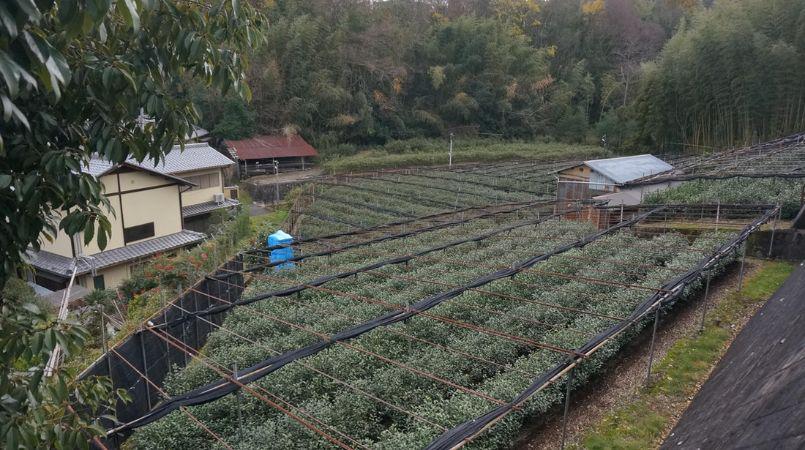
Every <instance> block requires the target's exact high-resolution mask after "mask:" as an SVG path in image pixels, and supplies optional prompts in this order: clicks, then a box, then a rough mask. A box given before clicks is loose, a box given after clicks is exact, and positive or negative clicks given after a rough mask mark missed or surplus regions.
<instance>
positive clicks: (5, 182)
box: [0, 173, 12, 189]
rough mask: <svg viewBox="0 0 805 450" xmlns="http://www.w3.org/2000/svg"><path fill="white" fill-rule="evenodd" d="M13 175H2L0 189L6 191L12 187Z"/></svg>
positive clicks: (0, 175)
mask: <svg viewBox="0 0 805 450" xmlns="http://www.w3.org/2000/svg"><path fill="white" fill-rule="evenodd" d="M11 180H12V178H11V175H8V174H5V173H4V174H0V189H5V188H7V187H8V186H9V185H11Z"/></svg>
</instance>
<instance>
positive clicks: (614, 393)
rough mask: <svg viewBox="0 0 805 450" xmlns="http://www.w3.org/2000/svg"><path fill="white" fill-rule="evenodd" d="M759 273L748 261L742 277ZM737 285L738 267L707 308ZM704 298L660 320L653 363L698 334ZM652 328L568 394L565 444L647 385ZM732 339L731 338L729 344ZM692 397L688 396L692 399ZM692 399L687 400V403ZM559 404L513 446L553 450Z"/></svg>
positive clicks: (717, 284) (558, 434)
mask: <svg viewBox="0 0 805 450" xmlns="http://www.w3.org/2000/svg"><path fill="white" fill-rule="evenodd" d="M757 270H759V265H758V264H757V263H754V262H752V261H751V260H750V259H747V262H746V265H745V272H744V276H745V277H746V276H750V275H752V274H753V273H755V272H756V271H757ZM737 285H738V267H737V264H734V265H733V267H731V268H730V270H729V272H728V273H727V274H725V275H724V276H722V277H720V278H719V279H718V280H715V281H714V282H713V283H712V284H711V285H710V298H709V300H708V304H709V307H708V309H712V308H713V306H714V304H717V303H720V302H722V301H723V300H724V299H725V298H727V296H728V294H729V293H730V292H733V291H734V290H735V289H736V288H737ZM701 299H702V295H701V294H700V295H699V296H698V297H697V298H696V300H695V301H691V302H686V303H684V304H680V305H677V307H676V308H675V309H674V310H672V312H671V314H669V315H667V316H665V317H661V319H660V323H659V326H658V328H657V338H656V341H655V344H654V345H655V350H654V361H658V360H660V359H662V358H663V357H664V356H665V355H666V354H667V352H668V350H669V349H670V347H671V346H672V345H673V344H674V342H676V341H677V340H678V339H680V338H682V337H686V336H690V335H692V334H694V333H696V332H697V331H698V329H699V325H700V324H701V313H702V310H701V305H702V302H701V301H700V300H701ZM761 306H762V303H760V304H758V305H755V306H754V307H752V308H751V309H750V310H749V313H747V314H746V315H745V316H744V317H743V318H742V319H741V320H740V321H739V322H740V323H738V324H736V325H735V326H734V329H735V333H734V334H733V338H734V337H735V335H736V334H737V331H738V330H740V328H741V327H743V325H744V324H745V323H746V322H747V321H748V320H749V318H751V317H752V315H753V314H754V312H755V311H757V309H759V308H760V307H761ZM651 331H652V330H651V327H646V329H644V330H643V332H642V333H641V334H640V335H639V336H638V337H637V338H636V339H634V340H633V341H632V343H631V344H629V345H628V346H627V347H625V348H624V349H622V350H621V352H619V353H618V356H617V357H616V358H615V359H613V360H612V361H610V363H609V364H608V365H607V367H606V368H605V370H604V371H603V372H602V373H601V375H599V376H598V377H596V378H595V379H592V380H590V382H589V383H587V384H586V385H585V387H583V388H582V389H581V390H579V391H575V392H572V393H571V402H570V411H569V413H568V426H567V445H573V444H575V445H578V444H579V442H578V441H579V439H581V438H582V437H583V435H584V433H585V432H587V431H588V430H589V429H590V428H592V427H594V426H595V425H596V424H598V423H599V422H600V421H601V419H602V418H603V417H604V415H605V414H607V413H608V412H610V411H611V410H612V409H613V408H615V407H618V406H621V405H623V404H625V403H627V402H629V401H630V400H632V399H634V398H636V396H637V393H638V391H639V389H640V388H641V387H642V386H643V385H644V384H645V382H646V369H647V366H648V348H649V343H650V340H651ZM731 341H732V339H730V342H731ZM691 398H692V397H691ZM689 400H690V399H689ZM687 404H688V402H686V403H684V404H679V405H675V406H676V407H677V409H678V411H677V412H676V413H675V414H674V417H675V420H674V421H673V422H674V423H671V424H669V426H668V429H666V430H665V432H664V435H665V434H667V433H668V432H669V431H670V429H671V428H673V426H674V425H675V422H676V420H678V419H679V417H680V416H681V414H682V412H683V411H684V409H685V408H686V407H687ZM562 408H563V406H562V405H559V406H556V407H554V408H553V410H552V411H551V412H550V413H548V414H546V415H545V417H544V419H542V420H540V419H539V418H537V419H535V420H533V421H532V422H531V423H530V424H527V428H525V429H524V431H523V433H522V434H521V436H520V438H519V439H518V441H517V443H516V444H515V445H514V447H515V448H517V449H519V450H536V449H557V448H559V447H560V443H561V440H562Z"/></svg>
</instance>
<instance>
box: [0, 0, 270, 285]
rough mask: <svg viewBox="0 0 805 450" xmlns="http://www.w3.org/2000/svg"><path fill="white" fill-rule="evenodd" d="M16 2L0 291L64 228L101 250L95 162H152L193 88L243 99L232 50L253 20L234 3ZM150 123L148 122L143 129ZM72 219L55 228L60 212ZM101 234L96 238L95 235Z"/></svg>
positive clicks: (0, 25) (0, 179)
mask: <svg viewBox="0 0 805 450" xmlns="http://www.w3.org/2000/svg"><path fill="white" fill-rule="evenodd" d="M208 5H209V6H200V4H199V3H198V2H196V1H190V0H186V1H185V0H123V1H115V2H113V1H112V0H61V1H46V0H42V1H38V2H34V1H33V0H12V1H10V2H3V4H2V5H0V75H2V77H0V78H1V79H2V82H0V100H2V110H3V117H2V122H0V123H2V140H0V152H2V153H0V156H2V159H0V218H1V219H2V220H0V254H2V257H3V265H2V268H0V283H2V282H3V281H5V279H6V278H7V277H8V275H9V274H10V273H12V271H13V269H14V266H15V265H16V264H17V263H19V262H20V259H21V258H20V255H21V254H22V253H23V252H24V251H25V250H26V249H27V248H28V247H29V246H33V247H34V248H36V247H37V246H38V242H37V239H38V238H39V236H40V234H41V233H43V232H44V236H45V238H51V237H52V236H53V235H54V234H55V233H56V230H57V228H56V227H57V226H58V227H59V228H62V229H64V230H65V231H66V232H67V233H68V234H75V233H83V236H84V239H85V241H87V242H89V240H91V239H92V238H93V236H96V234H97V240H98V243H99V244H100V246H101V248H103V247H104V246H105V244H106V240H107V236H108V234H109V231H110V223H109V221H108V220H107V219H106V218H105V217H104V213H105V208H104V200H103V199H102V197H101V195H100V194H101V186H100V185H99V183H98V181H97V180H96V179H95V178H93V177H91V176H89V175H87V174H83V173H81V168H82V166H85V165H86V164H87V161H88V160H89V158H90V156H91V155H92V154H93V153H97V154H100V155H101V156H103V157H105V158H108V159H109V160H110V161H113V162H121V161H124V160H125V159H126V158H127V157H129V156H130V155H132V156H134V157H135V158H137V159H138V160H142V159H144V158H153V159H155V160H159V159H160V158H161V156H162V154H163V152H165V151H166V150H167V149H169V148H170V147H171V146H172V145H174V144H175V143H176V142H181V141H182V140H183V139H184V138H185V136H186V135H188V133H189V132H190V131H191V130H192V126H193V124H194V123H196V122H197V120H198V117H197V114H196V111H195V109H194V106H193V103H192V101H191V99H190V96H189V95H188V93H187V83H188V80H194V81H195V82H198V83H201V84H203V85H205V86H209V87H211V88H215V89H219V90H221V91H223V93H224V94H228V93H230V92H232V93H234V94H237V95H240V96H243V97H248V96H249V91H248V88H247V87H246V85H245V84H244V83H242V80H243V74H244V70H245V67H246V59H245V58H244V56H243V54H242V53H241V52H240V50H239V49H241V48H244V47H250V46H252V45H253V44H254V43H255V38H256V36H255V35H254V33H255V27H257V26H259V25H260V18H259V16H257V15H255V13H254V12H253V10H252V9H251V8H250V7H248V6H241V5H240V4H239V2H237V1H215V2H210V3H209V4H208ZM143 115H145V116H148V117H151V118H153V119H155V121H154V122H152V123H149V122H146V123H143V122H144V121H142V120H141V117H142V116H143ZM59 210H62V211H69V213H68V214H67V215H65V216H64V217H62V218H61V221H60V222H59V221H58V219H59V217H58V213H57V211H59ZM96 228H97V230H98V232H97V233H95V229H96Z"/></svg>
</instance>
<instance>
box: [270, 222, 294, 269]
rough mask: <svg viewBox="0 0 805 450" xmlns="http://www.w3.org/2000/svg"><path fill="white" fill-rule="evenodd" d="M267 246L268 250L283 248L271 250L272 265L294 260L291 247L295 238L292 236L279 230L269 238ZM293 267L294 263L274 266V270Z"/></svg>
mask: <svg viewBox="0 0 805 450" xmlns="http://www.w3.org/2000/svg"><path fill="white" fill-rule="evenodd" d="M266 244H267V245H268V248H275V247H277V246H283V247H281V248H275V249H274V250H271V256H270V260H271V262H272V263H277V262H282V261H287V260H289V259H291V258H293V248H292V247H291V244H293V236H291V235H290V234H288V233H286V232H284V231H282V230H278V231H277V232H276V233H274V234H271V235H269V236H268V240H267V242H266ZM293 266H294V263H292V262H289V263H285V264H279V265H277V266H274V270H280V269H284V268H291V267H293Z"/></svg>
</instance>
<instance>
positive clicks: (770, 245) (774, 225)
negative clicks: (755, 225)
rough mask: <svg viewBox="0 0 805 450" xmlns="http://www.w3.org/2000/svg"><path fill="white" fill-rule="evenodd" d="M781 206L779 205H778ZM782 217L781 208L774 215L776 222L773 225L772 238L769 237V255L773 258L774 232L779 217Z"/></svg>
mask: <svg viewBox="0 0 805 450" xmlns="http://www.w3.org/2000/svg"><path fill="white" fill-rule="evenodd" d="M778 208H779V206H778ZM778 217H780V210H779V209H778V210H777V215H776V216H774V223H773V224H772V226H771V239H769V255H768V257H769V258H771V252H772V250H773V249H774V232H775V231H777V218H778Z"/></svg>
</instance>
